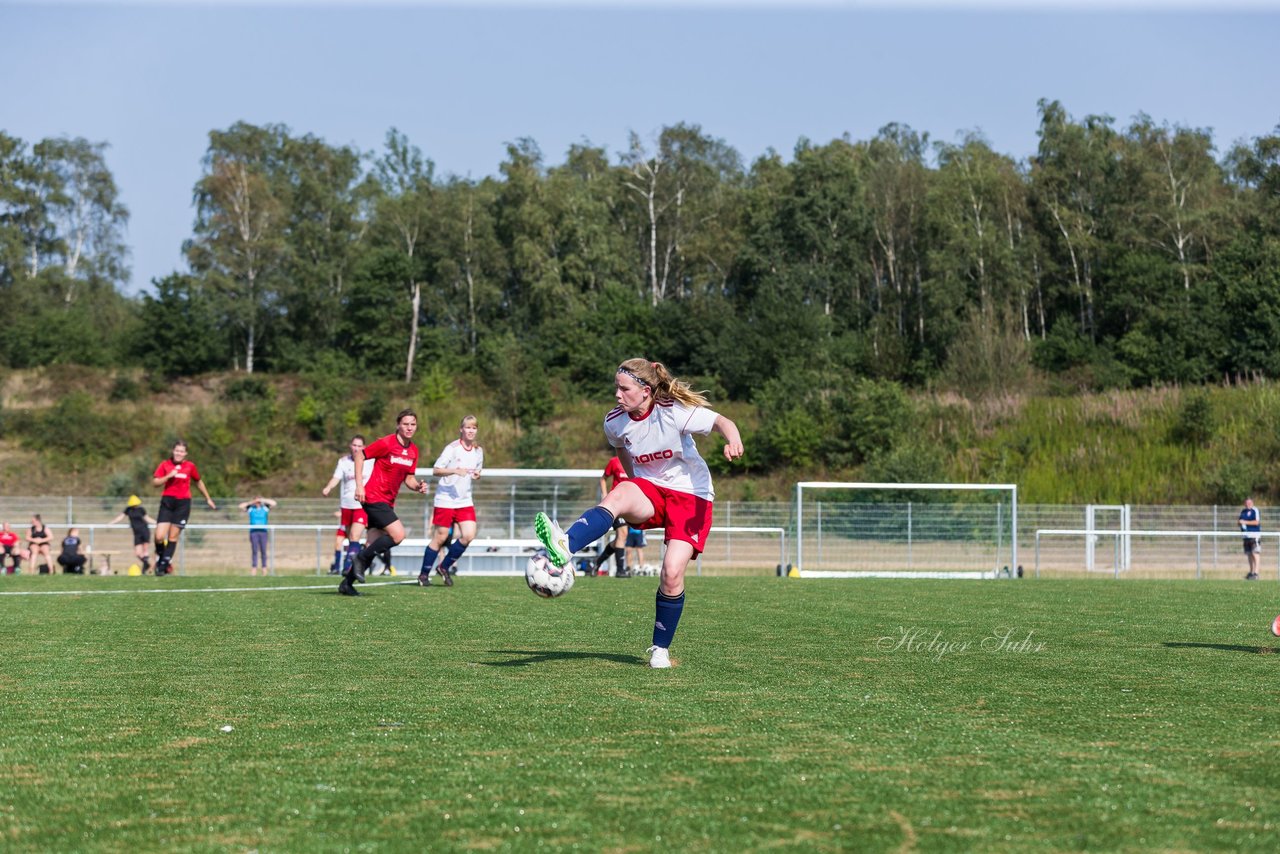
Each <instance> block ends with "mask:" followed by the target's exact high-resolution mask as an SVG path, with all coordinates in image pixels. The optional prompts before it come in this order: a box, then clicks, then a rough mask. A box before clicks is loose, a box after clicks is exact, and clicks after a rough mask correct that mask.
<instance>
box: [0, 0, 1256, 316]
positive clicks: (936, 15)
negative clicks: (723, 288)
mask: <svg viewBox="0 0 1280 854" xmlns="http://www.w3.org/2000/svg"><path fill="white" fill-rule="evenodd" d="M1103 9H1107V10H1108V11H1103ZM1170 10H1173V11H1170ZM0 33H4V34H5V38H4V44H5V58H4V61H3V62H2V63H0V129H3V130H5V131H6V132H7V133H10V134H12V135H15V136H18V137H20V138H22V139H24V140H27V141H28V142H34V141H37V140H39V139H42V138H44V137H48V136H63V135H67V136H83V137H85V138H87V139H89V140H91V141H105V142H107V143H109V144H110V146H111V147H110V149H109V150H108V153H107V158H108V165H109V166H110V168H111V169H112V171H113V173H114V174H115V177H116V181H117V183H118V185H119V187H120V191H121V196H122V199H123V201H124V203H125V204H126V205H127V206H128V207H129V209H130V211H131V221H130V226H129V235H128V242H129V244H130V246H131V248H132V253H133V255H132V267H133V271H134V272H133V280H132V282H131V284H130V285H129V287H128V290H129V291H130V292H137V291H139V290H142V289H146V288H148V287H149V282H150V280H151V279H152V278H155V277H161V276H164V275H166V274H167V273H169V272H172V271H173V270H182V269H185V263H184V262H183V260H182V255H181V246H182V241H183V240H184V239H185V238H186V237H188V236H189V235H190V233H191V224H192V220H193V216H194V211H193V209H192V207H191V191H192V187H193V185H194V184H195V182H196V180H197V179H198V178H199V175H200V160H201V157H202V156H203V154H204V151H205V148H206V146H207V142H208V132H209V131H210V130H211V129H214V128H225V127H227V126H229V125H231V124H232V123H234V122H236V121H239V120H244V121H248V122H252V123H282V124H285V125H287V126H288V127H289V128H290V129H291V130H292V131H293V132H294V133H296V134H299V135H300V134H304V133H311V134H315V135H316V136H319V137H322V138H324V139H325V140H326V141H328V142H330V143H333V144H349V145H352V146H355V147H356V148H358V149H360V150H364V151H373V150H377V149H379V148H380V147H381V146H382V143H383V139H384V137H385V135H386V132H387V129H388V128H390V127H393V126H394V127H396V128H399V129H400V130H401V131H403V132H404V133H405V134H406V135H407V136H408V137H409V139H410V140H411V141H412V142H413V143H414V144H416V145H417V146H418V147H420V148H421V149H422V151H423V152H424V154H426V155H427V156H428V157H430V158H431V159H432V160H434V161H435V163H436V165H437V169H438V171H439V172H441V173H456V174H459V175H470V176H472V177H477V178H478V177H481V176H483V175H489V174H494V173H495V172H496V171H497V167H498V164H499V163H500V162H501V161H502V160H503V158H504V156H505V146H506V144H507V143H508V142H511V141H514V140H516V139H518V138H520V137H530V138H532V139H534V140H536V141H537V143H538V144H539V146H540V147H541V149H542V152H543V154H544V157H545V159H546V161H547V163H548V164H550V165H554V164H557V163H560V162H561V161H562V160H563V155H564V152H565V150H566V149H567V148H568V146H570V145H571V144H574V143H578V142H583V141H587V142H590V143H592V144H595V145H600V146H603V147H605V148H606V149H608V150H609V152H610V153H611V154H614V155H616V154H617V153H618V152H620V151H622V150H623V149H625V147H626V144H627V138H628V134H629V133H630V132H631V131H635V132H636V133H638V134H640V135H641V136H642V137H644V138H645V139H652V138H653V137H654V136H655V135H656V133H657V131H658V130H659V129H661V128H662V127H663V126H665V125H670V124H674V123H676V122H688V123H694V124H699V125H701V126H702V127H703V129H704V130H705V131H706V132H707V133H710V134H712V135H713V136H716V137H719V138H721V139H723V140H724V141H725V142H727V143H729V144H730V145H732V146H733V147H734V148H736V149H737V150H738V151H739V152H740V153H741V154H742V156H743V158H744V160H745V161H746V162H748V163H749V162H750V161H751V160H753V159H754V158H756V157H758V156H760V155H761V154H764V153H765V152H766V151H767V150H769V149H770V148H772V149H775V150H777V151H778V152H780V153H781V154H783V155H784V156H787V155H789V154H790V152H791V151H792V149H793V148H794V146H795V144H796V142H797V140H799V139H800V138H802V137H807V138H809V139H811V140H814V141H815V142H819V143H822V142H826V141H829V140H831V139H833V138H836V137H839V136H841V135H842V134H846V133H847V134H848V135H850V136H851V137H852V138H854V139H865V138H868V137H870V136H872V135H873V134H875V132H876V131H877V129H879V128H880V127H882V126H883V125H885V124H887V123H889V122H901V123H905V124H909V125H911V126H912V127H913V128H915V129H917V130H920V131H925V132H928V133H929V135H930V137H931V138H932V139H935V140H942V141H953V140H955V139H957V138H958V135H959V134H961V133H963V132H965V131H968V130H980V131H981V132H983V133H984V134H985V135H986V137H987V138H988V139H989V140H990V142H991V144H992V145H993V146H994V147H995V148H996V149H997V150H999V151H1002V152H1004V153H1006V154H1010V155H1012V156H1014V157H1018V158H1023V157H1026V156H1028V155H1030V154H1032V153H1033V152H1034V151H1035V146H1036V125H1037V115H1036V102H1037V100H1038V99H1040V98H1050V99H1057V100H1059V101H1061V102H1062V103H1063V104H1064V105H1065V106H1066V108H1067V110H1068V111H1069V112H1070V113H1071V114H1072V115H1074V116H1077V117H1081V116H1084V115H1086V114H1090V113H1106V114H1109V115H1112V116H1114V117H1115V118H1116V119H1117V123H1118V124H1119V125H1120V126H1124V125H1126V124H1127V123H1128V121H1129V120H1130V119H1131V118H1132V117H1133V116H1134V115H1135V114H1136V113H1138V112H1139V111H1142V112H1146V113H1147V114H1149V115H1150V116H1152V117H1153V118H1154V119H1155V120H1156V121H1157V122H1161V121H1167V122H1169V123H1171V124H1181V125H1188V126H1194V127H1207V128H1211V129H1212V130H1213V132H1214V139H1215V141H1216V142H1217V145H1218V148H1219V150H1220V151H1222V150H1225V149H1227V148H1228V147H1229V146H1230V145H1231V144H1232V143H1233V142H1235V141H1236V140H1239V139H1248V138H1252V137H1254V136H1258V135H1261V134H1265V133H1268V132H1270V131H1271V130H1272V129H1273V128H1275V127H1276V126H1277V125H1280V98H1278V97H1277V96H1276V88H1275V86H1276V83H1277V81H1280V59H1277V57H1280V49H1278V48H1277V45H1278V44H1280V0H1237V2H1235V3H1234V4H1230V3H1229V4H1222V3H1218V4H1209V3H1205V2H1200V0H1171V2H1166V3H1162V4H1159V5H1158V6H1157V4H1152V3H1147V4H1145V5H1144V4H1142V3H1133V2H1130V3H1127V4H1126V3H1123V2H1120V3H1116V2H1112V3H1106V4H1103V3H1102V2H1101V0H1096V2H1095V0H1079V2H1075V3H1045V2H1037V0H1004V2H1002V3H988V4H977V3H974V2H963V0H934V2H932V3H924V2H908V3H906V4H902V3H899V4H895V5H894V6H893V8H889V7H888V6H884V5H878V4H875V3H869V2H838V0H828V2H808V3H789V4H781V3H777V2H770V0H739V2H730V0H704V2H702V3H700V4H698V5H697V6H692V5H690V4H681V3H677V2H674V0H667V2H651V3H647V4H645V5H644V6H643V7H641V6H638V5H634V4H627V3H623V2H607V0H597V2H587V0H579V2H578V3H576V4H564V3H561V4H550V3H544V2H537V0H524V2H520V0H512V2H507V3H505V4H503V3H498V2H494V0H484V2H473V3H471V4H468V5H466V6H463V5H451V4H446V3H439V2H429V0H399V2H394V3H382V4H371V3H345V4H344V3H339V2H316V0H285V1H284V2H277V3H274V4H271V5H253V4H247V3H239V4H221V5H217V6H214V5H202V4H195V3H187V2H177V1H176V0H173V2H165V0H151V2H142V3H135V4H132V5H125V4H119V3H111V2H107V0H97V1H96V2H87V3H82V4H72V3H62V2H55V3H39V4H37V3H24V2H16V0H0Z"/></svg>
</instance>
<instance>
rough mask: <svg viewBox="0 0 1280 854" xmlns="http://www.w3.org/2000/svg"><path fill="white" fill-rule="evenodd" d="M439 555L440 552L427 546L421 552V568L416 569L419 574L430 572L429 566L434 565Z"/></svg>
mask: <svg viewBox="0 0 1280 854" xmlns="http://www.w3.org/2000/svg"><path fill="white" fill-rule="evenodd" d="M439 556H440V552H439V551H437V550H436V549H433V548H431V546H427V549H426V551H424V552H423V553H422V569H420V570H418V572H419V574H421V573H423V572H430V571H431V567H433V566H435V565H436V558H437V557H439Z"/></svg>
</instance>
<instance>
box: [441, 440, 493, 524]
mask: <svg viewBox="0 0 1280 854" xmlns="http://www.w3.org/2000/svg"><path fill="white" fill-rule="evenodd" d="M433 468H438V469H458V468H461V469H475V470H477V471H478V470H480V469H483V468H484V448H482V447H480V446H479V445H476V446H474V447H473V448H472V449H471V450H469V451H468V450H467V449H466V448H464V447H462V440H461V439H454V440H453V441H452V442H450V443H449V444H447V445H445V446H444V450H443V451H441V452H440V456H439V458H438V459H437V460H436V462H435V465H434V466H433ZM474 482H475V479H474V478H472V477H471V475H469V474H447V475H445V476H443V477H441V478H440V479H439V480H438V481H436V497H435V501H434V502H433V504H434V506H436V507H447V508H450V509H452V508H456V507H470V506H471V505H472V504H474V503H475V502H474V501H473V500H472V498H471V484H473V483H474Z"/></svg>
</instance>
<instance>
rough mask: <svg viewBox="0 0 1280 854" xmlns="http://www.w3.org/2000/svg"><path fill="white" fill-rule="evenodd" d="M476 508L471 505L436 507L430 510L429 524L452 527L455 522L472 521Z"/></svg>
mask: <svg viewBox="0 0 1280 854" xmlns="http://www.w3.org/2000/svg"><path fill="white" fill-rule="evenodd" d="M475 520H476V508H475V506H474V505H473V506H471V507H436V508H434V509H432V511H431V524H432V525H435V526H436V527H437V528H452V527H453V525H454V523H455V522H474V521H475Z"/></svg>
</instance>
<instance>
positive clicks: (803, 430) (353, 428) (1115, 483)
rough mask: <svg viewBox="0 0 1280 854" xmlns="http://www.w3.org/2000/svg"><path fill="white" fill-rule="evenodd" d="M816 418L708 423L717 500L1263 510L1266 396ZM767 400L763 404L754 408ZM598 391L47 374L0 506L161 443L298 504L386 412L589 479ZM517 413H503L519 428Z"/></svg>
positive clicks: (10, 436)
mask: <svg viewBox="0 0 1280 854" xmlns="http://www.w3.org/2000/svg"><path fill="white" fill-rule="evenodd" d="M838 397H839V399H838V400H835V401H834V402H829V403H828V404H827V405H826V406H825V407H824V406H816V405H815V406H808V407H807V408H792V409H781V410H780V409H778V408H777V407H774V406H771V405H769V404H768V402H767V400H766V402H765V403H764V404H762V405H756V404H743V403H728V404H720V403H716V404H715V405H716V406H717V408H719V409H720V410H721V411H723V412H725V414H727V415H728V416H729V417H731V418H734V419H735V420H736V421H737V422H738V423H739V425H740V426H741V428H742V430H743V434H744V439H745V441H746V444H747V449H748V453H747V456H746V457H745V458H744V460H743V461H741V463H740V464H734V465H732V466H730V465H729V464H728V463H726V462H725V461H724V460H723V459H722V458H720V457H719V456H718V455H717V453H716V452H715V451H716V448H717V447H718V442H719V439H718V437H711V438H708V439H706V440H703V443H702V447H703V451H704V456H706V457H707V458H708V460H709V461H710V462H711V464H712V465H713V467H714V468H715V470H716V478H717V491H718V492H719V493H720V494H721V495H722V496H724V497H728V498H732V499H735V500H781V501H785V500H787V499H788V498H789V497H790V496H791V489H792V487H793V484H794V483H795V482H796V481H797V480H802V479H810V480H818V479H822V480H846V479H847V480H875V481H881V480H883V481H903V482H906V481H959V482H1013V483H1017V484H1018V485H1019V487H1020V488H1021V493H1020V494H1021V498H1022V500H1023V501H1025V502H1032V503H1083V502H1108V503H1110V502H1133V503H1170V504H1183V503H1212V502H1219V503H1234V502H1237V501H1239V500H1240V499H1241V497H1242V496H1244V495H1246V494H1250V493H1252V494H1255V495H1258V496H1262V497H1268V496H1269V497H1272V498H1275V497H1278V496H1280V468H1278V467H1280V463H1277V462H1276V461H1277V460H1280V434H1278V433H1277V431H1276V430H1275V428H1274V427H1273V426H1271V425H1274V424H1276V423H1280V391H1278V390H1277V389H1276V387H1274V386H1273V385H1270V384H1266V383H1260V382H1258V383H1252V384H1247V385H1231V386H1214V387H1197V388H1180V387H1175V386H1167V387H1159V388H1149V389H1139V390H1127V391H1108V392H1097V393H1076V394H1069V395H1068V394H1050V393H1045V392H1042V393H1037V394H1030V393H1020V394H1009V395H1005V396H985V397H976V398H967V397H963V396H960V395H957V394H955V393H952V392H945V393H943V392H937V393H932V392H931V393H925V392H910V391H907V390H905V389H903V388H902V387H900V386H898V385H896V384H893V383H887V382H882V381H871V380H857V381H853V382H851V383H850V384H849V386H848V387H847V389H846V391H845V392H844V393H843V394H842V395H840V396H838ZM762 398H767V395H762ZM609 405H610V398H609V396H608V390H607V388H603V389H602V390H601V392H600V394H599V395H598V396H593V397H590V398H588V397H584V396H582V395H581V394H574V393H572V392H571V391H569V390H568V388H567V387H565V388H562V387H560V386H558V385H557V384H556V383H555V382H551V383H550V384H549V385H548V388H547V390H546V395H545V399H544V400H543V403H542V404H541V405H540V410H539V411H537V412H531V411H529V410H530V407H529V406H528V405H527V404H523V405H522V404H520V403H519V402H518V401H517V402H515V403H512V402H510V401H508V400H506V399H505V398H504V396H503V395H502V394H501V393H500V392H497V391H494V390H491V389H489V388H488V387H486V386H485V385H484V384H483V383H482V382H481V381H480V380H479V379H478V378H476V377H472V376H465V375H459V376H456V377H445V376H442V375H438V374H432V375H429V376H428V377H427V378H426V379H425V380H423V381H421V382H418V383H415V384H406V383H395V382H391V383H387V382H381V383H377V384H375V385H371V386H369V385H363V384H362V383H361V382H360V381H359V380H357V379H350V378H345V377H340V376H334V375H331V374H308V375H282V374H274V375H246V374H244V373H224V374H204V375H200V376H197V377H189V378H181V379H164V378H161V377H154V376H151V375H148V374H145V373H142V372H140V371H110V370H105V369H96V368H85V367H77V366H51V367H47V368H39V369H32V370H27V371H13V372H10V373H8V374H5V375H3V376H2V377H0V490H2V491H3V493H4V494H7V495H66V494H71V495H125V494H128V493H131V492H138V493H141V494H145V493H146V492H147V491H149V490H150V489H151V487H150V485H149V477H150V473H151V472H152V471H153V470H154V467H155V466H156V464H157V463H158V462H159V461H160V460H161V459H163V458H164V456H165V455H166V454H167V452H168V448H169V446H170V445H171V443H172V442H173V441H174V440H175V439H176V438H179V437H181V438H183V439H185V440H186V441H188V442H189V443H190V444H191V446H192V454H193V457H194V458H195V459H196V460H197V461H198V463H199V464H200V467H201V470H202V472H203V473H204V474H205V477H206V479H207V483H208V485H209V489H210V491H211V492H212V493H213V494H214V495H219V496H235V495H245V494H248V493H251V492H255V491H263V492H267V493H270V494H272V495H277V496H314V495H315V493H316V492H317V490H318V488H319V486H320V485H321V484H323V483H324V482H325V481H326V480H327V478H328V475H329V473H330V472H331V471H332V465H333V460H334V458H335V457H336V456H337V455H338V454H339V453H341V452H342V451H343V450H344V448H345V444H346V441H347V439H348V438H349V436H350V435H351V434H353V433H355V432H363V433H365V434H366V435H369V436H377V435H382V434H385V433H387V432H390V430H391V429H392V422H393V419H394V417H395V413H396V412H397V411H399V410H400V409H401V408H404V407H412V408H414V409H416V410H417V411H418V412H419V413H420V416H421V427H420V432H419V438H420V439H421V440H422V442H421V444H423V445H425V446H426V447H428V448H429V449H430V451H431V453H435V452H437V451H438V450H439V449H440V448H441V447H442V446H443V445H444V443H446V442H448V441H451V440H452V439H453V438H455V437H456V435H457V434H456V429H457V423H458V421H459V420H460V419H461V417H462V416H463V415H465V414H468V413H474V414H476V415H477V416H478V417H479V418H480V423H481V440H482V443H483V444H484V446H485V450H486V454H487V459H488V464H489V465H490V466H491V467H507V466H526V467H534V466H537V467H545V466H553V467H572V468H596V467H602V466H603V463H604V462H605V460H606V459H607V456H608V454H609V450H608V448H606V447H605V445H604V441H603V437H602V434H601V429H600V420H601V417H602V415H603V413H604V411H605V410H606V409H607V408H608V406H609ZM516 409H521V413H520V416H519V417H518V416H517V414H516V411H515V410H516Z"/></svg>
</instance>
